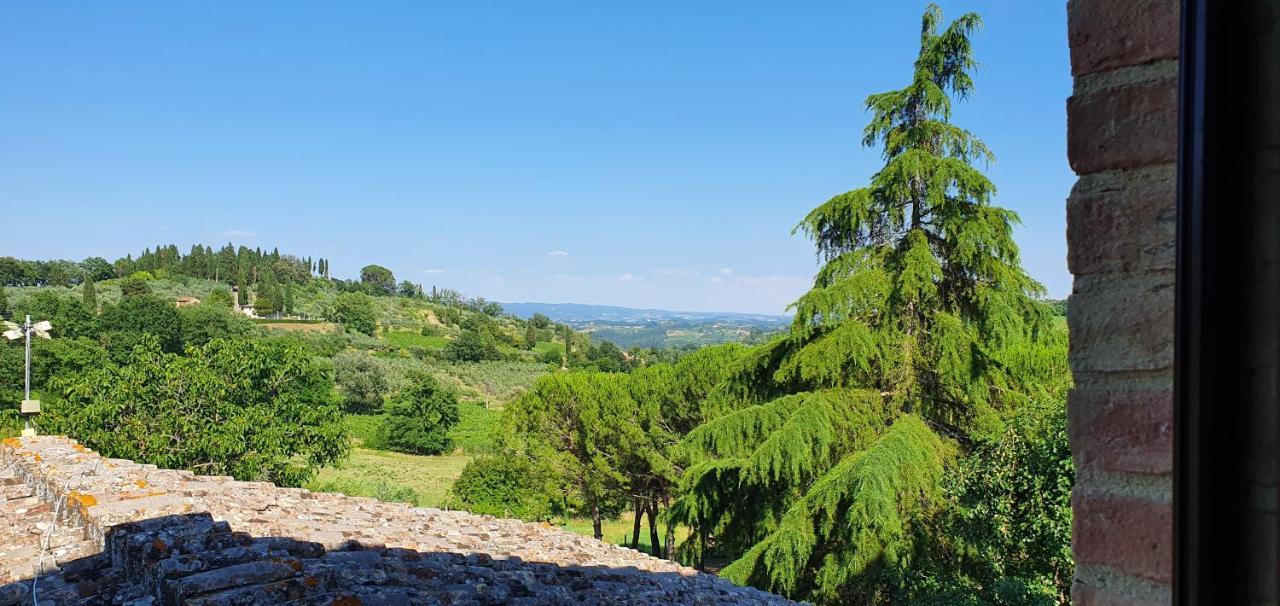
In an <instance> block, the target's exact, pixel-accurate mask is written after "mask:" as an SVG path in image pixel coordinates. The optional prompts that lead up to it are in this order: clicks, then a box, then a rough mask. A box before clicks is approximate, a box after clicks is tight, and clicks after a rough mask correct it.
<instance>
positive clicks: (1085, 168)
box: [1067, 77, 1178, 175]
mask: <svg viewBox="0 0 1280 606" xmlns="http://www.w3.org/2000/svg"><path fill="white" fill-rule="evenodd" d="M1177 154H1178V88H1177V78H1176V77H1169V78H1160V79H1156V80H1144V81H1139V82H1133V83H1128V84H1121V85H1117V86H1113V87H1107V88H1102V89H1100V90H1094V91H1090V92H1084V93H1078V94H1076V95H1073V96H1072V97H1071V98H1070V99H1067V158H1068V159H1069V160H1070V162H1071V168H1072V169H1074V170H1075V171H1076V173H1077V174H1081V175H1084V174H1089V173H1096V172H1099V171H1104V170H1117V169H1125V168H1137V167H1140V166H1150V165H1152V164H1166V163H1171V162H1174V161H1175V160H1176V159H1177Z"/></svg>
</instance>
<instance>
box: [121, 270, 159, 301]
mask: <svg viewBox="0 0 1280 606" xmlns="http://www.w3.org/2000/svg"><path fill="white" fill-rule="evenodd" d="M154 279H155V278H154V277H152V276H151V274H149V273H147V272H145V271H140V272H135V273H134V274H133V275H131V276H129V277H128V278H125V279H123V280H121V281H120V296H122V297H125V298H128V297H140V296H143V295H149V294H151V285H150V284H147V282H150V281H151V280H154Z"/></svg>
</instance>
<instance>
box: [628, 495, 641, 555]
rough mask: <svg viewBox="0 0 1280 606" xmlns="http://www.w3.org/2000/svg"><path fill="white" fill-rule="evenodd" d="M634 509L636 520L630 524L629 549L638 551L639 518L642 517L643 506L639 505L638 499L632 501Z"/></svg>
mask: <svg viewBox="0 0 1280 606" xmlns="http://www.w3.org/2000/svg"><path fill="white" fill-rule="evenodd" d="M634 502H635V503H634V504H635V509H636V519H635V521H634V522H632V524H631V548H632V549H635V550H637V551H638V550H639V549H640V517H641V516H643V515H644V505H642V504H641V503H642V502H643V501H641V500H640V497H636V498H635V499H634Z"/></svg>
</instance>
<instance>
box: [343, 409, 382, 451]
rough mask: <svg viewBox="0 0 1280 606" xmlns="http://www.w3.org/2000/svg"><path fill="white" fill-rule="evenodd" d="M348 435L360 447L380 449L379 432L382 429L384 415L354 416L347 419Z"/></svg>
mask: <svg viewBox="0 0 1280 606" xmlns="http://www.w3.org/2000/svg"><path fill="white" fill-rule="evenodd" d="M346 423H347V433H348V434H349V435H350V436H351V438H352V439H354V440H356V441H357V442H358V443H359V444H358V445H359V446H363V447H365V448H378V437H379V436H378V432H379V431H380V428H381V427H382V415H353V414H349V415H347V417H346Z"/></svg>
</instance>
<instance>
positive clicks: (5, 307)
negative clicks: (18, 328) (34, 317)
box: [0, 284, 9, 318]
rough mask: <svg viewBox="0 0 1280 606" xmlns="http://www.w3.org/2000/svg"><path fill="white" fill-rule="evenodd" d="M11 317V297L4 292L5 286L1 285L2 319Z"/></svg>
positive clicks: (0, 304) (0, 306) (0, 303)
mask: <svg viewBox="0 0 1280 606" xmlns="http://www.w3.org/2000/svg"><path fill="white" fill-rule="evenodd" d="M7 317H9V295H7V294H5V292H4V285H3V284H0V318H7Z"/></svg>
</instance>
